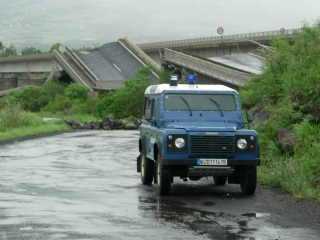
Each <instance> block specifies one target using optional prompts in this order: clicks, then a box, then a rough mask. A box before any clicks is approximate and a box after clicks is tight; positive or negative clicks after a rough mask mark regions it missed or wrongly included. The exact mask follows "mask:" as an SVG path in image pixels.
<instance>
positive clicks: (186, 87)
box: [145, 84, 238, 95]
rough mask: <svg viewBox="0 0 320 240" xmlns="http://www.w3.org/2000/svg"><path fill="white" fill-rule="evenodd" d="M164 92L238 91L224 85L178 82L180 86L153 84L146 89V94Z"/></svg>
mask: <svg viewBox="0 0 320 240" xmlns="http://www.w3.org/2000/svg"><path fill="white" fill-rule="evenodd" d="M164 92H172V93H175V92H177V93H180V92H186V93H192V92H232V93H238V92H237V91H236V90H235V89H232V88H230V87H227V86H224V85H207V84H196V85H190V84H178V86H171V85H170V84H159V85H151V86H149V87H148V88H147V89H146V91H145V95H151V94H162V93H164Z"/></svg>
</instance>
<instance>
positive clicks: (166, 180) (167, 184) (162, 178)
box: [157, 157, 172, 196]
mask: <svg viewBox="0 0 320 240" xmlns="http://www.w3.org/2000/svg"><path fill="white" fill-rule="evenodd" d="M159 159H160V158H159V157H158V161H157V183H158V193H159V195H160V196H165V195H168V194H169V193H170V190H171V180H172V177H171V174H170V171H169V170H168V169H166V168H164V167H163V166H162V164H161V161H160V160H159Z"/></svg>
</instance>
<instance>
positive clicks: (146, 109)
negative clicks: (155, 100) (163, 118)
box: [144, 98, 152, 120]
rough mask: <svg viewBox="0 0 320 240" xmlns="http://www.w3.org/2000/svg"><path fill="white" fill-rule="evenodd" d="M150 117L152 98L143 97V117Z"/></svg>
mask: <svg viewBox="0 0 320 240" xmlns="http://www.w3.org/2000/svg"><path fill="white" fill-rule="evenodd" d="M151 117H152V100H151V99H149V98H145V101H144V118H145V119H146V120H150V119H151Z"/></svg>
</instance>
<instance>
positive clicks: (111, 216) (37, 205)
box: [0, 131, 320, 240]
mask: <svg viewBox="0 0 320 240" xmlns="http://www.w3.org/2000/svg"><path fill="white" fill-rule="evenodd" d="M137 139H138V133H137V132H135V131H132V132H125V131H114V132H95V131H93V132H77V133H68V134H63V135H59V136H54V137H48V138H43V139H35V140H29V141H25V142H20V143H16V144H11V145H3V146H0V148H1V152H0V173H1V174H0V240H2V239H4V240H6V239H26V240H28V239H36V240H38V239H39V240H40V239H45V240H51V239H68V240H72V239H111V240H112V239H152V240H156V239H183V240H187V239H193V240H194V239H217V240H220V239H228V240H235V239H250V240H254V239H279V240H280V239H290V240H292V239H293V240H295V239H296V240H302V239H308V240H309V239H317V240H318V239H320V208H319V206H317V205H316V204H312V203H304V202H297V201H295V200H293V199H292V198H290V197H289V196H287V195H286V194H281V193H278V192H275V191H274V190H268V189H262V188H259V189H258V191H257V194H256V196H255V197H251V198H248V197H243V196H242V195H241V194H240V193H239V188H238V186H227V187H219V188H218V187H215V186H213V185H212V180H211V179H204V180H203V181H202V182H200V183H199V182H190V183H182V182H180V181H179V180H177V182H178V183H177V184H175V186H174V188H173V195H172V196H169V197H164V198H159V197H157V195H156V193H155V187H148V186H142V185H141V184H140V179H139V175H138V174H137V173H136V172H135V169H136V163H135V158H136V156H137Z"/></svg>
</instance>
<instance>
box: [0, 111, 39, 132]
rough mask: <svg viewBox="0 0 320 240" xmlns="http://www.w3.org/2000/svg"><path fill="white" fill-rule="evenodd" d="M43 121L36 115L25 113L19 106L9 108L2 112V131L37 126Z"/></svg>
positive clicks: (0, 121)
mask: <svg viewBox="0 0 320 240" xmlns="http://www.w3.org/2000/svg"><path fill="white" fill-rule="evenodd" d="M40 123H42V119H41V118H40V117H38V116H36V115H35V114H32V113H27V112H24V111H23V110H22V109H21V108H20V107H19V106H18V105H12V106H8V107H6V108H4V109H2V110H1V111H0V131H6V130H8V129H11V128H19V127H28V126H36V125H38V124H40Z"/></svg>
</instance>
